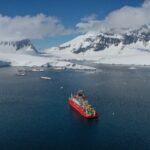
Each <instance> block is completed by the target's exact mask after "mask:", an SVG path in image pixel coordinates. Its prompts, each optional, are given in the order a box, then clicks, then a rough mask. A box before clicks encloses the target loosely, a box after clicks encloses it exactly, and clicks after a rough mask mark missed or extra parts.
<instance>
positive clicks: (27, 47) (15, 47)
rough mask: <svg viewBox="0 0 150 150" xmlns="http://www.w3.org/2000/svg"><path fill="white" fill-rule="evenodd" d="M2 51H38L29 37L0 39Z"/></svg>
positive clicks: (22, 52) (32, 52)
mask: <svg viewBox="0 0 150 150" xmlns="http://www.w3.org/2000/svg"><path fill="white" fill-rule="evenodd" d="M0 53H13V54H15V53H17V54H29V55H36V54H37V53H38V51H37V50H36V48H35V47H34V46H33V44H32V43H31V41H30V40H29V39H25V40H21V41H0Z"/></svg>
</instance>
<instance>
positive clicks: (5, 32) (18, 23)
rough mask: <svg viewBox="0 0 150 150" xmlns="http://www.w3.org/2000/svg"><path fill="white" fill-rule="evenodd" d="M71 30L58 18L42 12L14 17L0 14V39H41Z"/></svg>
mask: <svg viewBox="0 0 150 150" xmlns="http://www.w3.org/2000/svg"><path fill="white" fill-rule="evenodd" d="M72 32H73V30H72V29H68V28H65V27H64V26H63V24H62V23H61V21H60V20H59V19H58V18H56V17H51V16H46V15H44V14H38V15H36V16H29V15H27V16H16V17H9V16H3V15H0V40H21V39H26V38H30V39H41V38H44V37H52V36H59V35H66V34H71V33H72Z"/></svg>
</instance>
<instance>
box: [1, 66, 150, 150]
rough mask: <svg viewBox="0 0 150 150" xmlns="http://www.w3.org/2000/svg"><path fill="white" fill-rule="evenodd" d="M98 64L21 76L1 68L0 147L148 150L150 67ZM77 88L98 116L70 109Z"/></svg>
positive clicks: (19, 149) (21, 149) (13, 149)
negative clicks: (87, 69) (94, 67)
mask: <svg viewBox="0 0 150 150" xmlns="http://www.w3.org/2000/svg"><path fill="white" fill-rule="evenodd" d="M98 68H99V71H97V72H95V73H90V72H77V71H61V72H59V71H52V70H47V71H46V72H39V73H33V72H32V73H28V74H27V76H22V77H21V76H16V75H15V73H16V68H11V67H6V68H0V150H80V149H81V150H149V149H150V68H137V69H134V70H131V69H128V68H129V67H117V66H98ZM40 76H50V77H52V78H53V80H51V81H48V80H41V79H40ZM78 89H84V90H85V92H86V95H87V97H88V100H89V102H90V103H91V104H92V105H93V106H94V107H95V108H96V110H97V112H98V113H99V115H100V117H99V119H96V120H86V119H84V118H82V117H81V116H80V115H79V114H78V113H77V112H75V111H74V110H73V109H72V108H70V107H69V105H68V97H69V96H70V93H71V92H74V91H76V90H78Z"/></svg>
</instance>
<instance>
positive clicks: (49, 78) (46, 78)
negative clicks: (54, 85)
mask: <svg viewBox="0 0 150 150" xmlns="http://www.w3.org/2000/svg"><path fill="white" fill-rule="evenodd" d="M40 78H41V79H43V80H52V78H51V77H40Z"/></svg>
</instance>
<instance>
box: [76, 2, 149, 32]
mask: <svg viewBox="0 0 150 150" xmlns="http://www.w3.org/2000/svg"><path fill="white" fill-rule="evenodd" d="M149 14H150V0H146V1H144V3H143V4H142V6H141V7H130V6H124V7H122V8H120V9H118V10H115V11H113V12H111V13H110V14H109V15H108V16H106V18H105V19H104V20H97V19H96V18H93V19H89V20H88V19H87V20H86V21H83V20H81V22H80V23H78V24H77V25H76V27H77V29H78V31H80V32H83V33H87V32H107V31H110V30H111V29H113V30H115V31H118V32H120V31H122V30H123V29H124V30H125V29H126V28H130V29H131V28H133V29H134V28H139V27H141V26H142V25H150V15H149Z"/></svg>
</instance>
